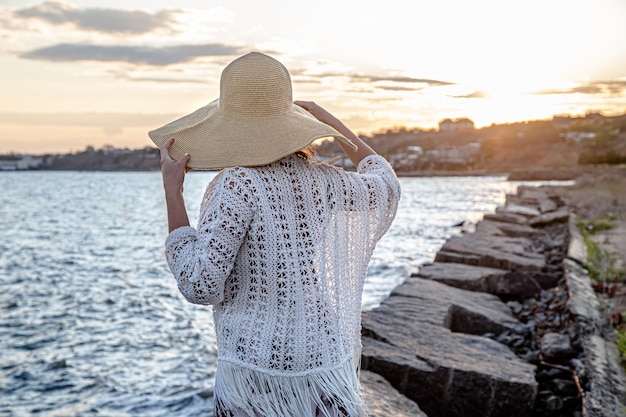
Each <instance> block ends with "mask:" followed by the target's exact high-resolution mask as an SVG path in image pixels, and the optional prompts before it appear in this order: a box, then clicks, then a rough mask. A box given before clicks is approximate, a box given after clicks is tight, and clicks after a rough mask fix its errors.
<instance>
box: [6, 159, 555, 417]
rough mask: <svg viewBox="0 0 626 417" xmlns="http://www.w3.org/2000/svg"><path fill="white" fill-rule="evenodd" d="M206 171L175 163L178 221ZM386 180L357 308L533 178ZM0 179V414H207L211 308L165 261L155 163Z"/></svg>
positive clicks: (193, 216) (372, 302) (212, 364)
mask: <svg viewBox="0 0 626 417" xmlns="http://www.w3.org/2000/svg"><path fill="white" fill-rule="evenodd" d="M214 175H215V173H213V172H191V173H190V174H188V175H187V178H186V180H185V191H184V193H185V199H186V202H187V209H188V212H189V216H190V220H191V222H192V224H195V222H196V220H197V216H198V210H199V205H200V201H201V198H202V195H203V193H204V189H205V187H206V185H207V184H208V182H209V181H210V180H211V178H212V177H213V176H214ZM400 182H401V185H402V199H401V201H400V207H399V209H398V213H397V216H396V219H395V221H394V223H393V225H392V226H391V228H390V230H389V231H388V233H387V234H386V235H385V236H384V237H383V239H382V240H380V242H379V243H378V245H377V247H376V250H375V252H374V255H373V257H372V261H371V264H370V267H369V270H368V277H367V281H366V283H365V289H364V293H363V309H364V310H368V309H372V308H374V307H376V306H377V305H379V304H380V303H381V302H382V301H383V300H384V299H385V298H386V297H387V296H388V295H389V293H390V292H391V290H392V289H393V288H394V287H395V286H397V285H398V284H400V283H402V282H403V281H404V280H405V279H407V278H408V277H409V276H410V274H411V273H413V272H416V271H417V270H418V268H419V266H420V265H423V264H425V263H428V262H431V261H432V260H433V259H434V256H435V254H436V253H437V251H438V250H439V249H440V248H441V246H442V245H443V243H444V242H445V241H446V240H447V239H449V238H450V237H452V236H454V235H456V234H459V233H463V232H464V231H466V230H468V229H471V227H472V225H473V224H475V223H476V222H477V221H479V220H480V219H481V218H482V216H483V215H484V214H485V213H490V212H493V211H494V210H495V208H496V207H497V206H499V205H502V204H503V203H504V201H505V195H506V194H507V193H515V192H516V190H517V187H518V186H519V185H522V184H525V185H540V184H544V183H545V182H542V183H539V182H528V183H522V182H510V181H507V180H506V177H504V176H479V177H472V176H468V177H411V178H400ZM557 184H561V185H567V183H563V182H560V183H557ZM0 190H1V192H0V236H1V238H0V416H3V417H4V416H11V417H13V416H16V417H18V416H120V417H121V416H132V417H135V416H141V417H143V416H146V417H152V416H154V417H157V416H168V417H172V416H212V415H213V383H214V378H215V370H216V359H217V349H216V342H215V331H214V329H213V324H212V313H211V308H210V307H206V306H198V305H192V304H189V303H187V302H186V301H185V300H184V298H183V297H182V296H181V295H180V293H179V292H178V290H177V288H176V282H175V280H174V279H173V278H172V276H171V274H170V272H169V269H168V267H167V264H166V262H165V256H164V246H163V244H164V241H165V238H166V236H167V217H166V211H165V200H164V194H163V187H162V183H161V176H160V173H159V172H74V171H63V172H57V171H54V172H52V171H26V172H0Z"/></svg>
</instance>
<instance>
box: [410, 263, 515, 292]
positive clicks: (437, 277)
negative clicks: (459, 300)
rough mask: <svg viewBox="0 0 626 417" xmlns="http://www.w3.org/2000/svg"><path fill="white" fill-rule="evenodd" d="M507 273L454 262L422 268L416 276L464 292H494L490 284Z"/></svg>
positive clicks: (501, 270) (502, 270) (433, 264)
mask: <svg viewBox="0 0 626 417" xmlns="http://www.w3.org/2000/svg"><path fill="white" fill-rule="evenodd" d="M507 273H508V271H507V270H504V269H497V268H488V267H484V266H474V265H466V264H459V263H454V262H435V263H432V264H428V265H425V266H422V267H420V269H419V271H418V272H417V274H416V276H417V277H421V278H426V279H431V280H433V281H437V282H441V283H443V284H447V285H450V286H453V287H456V288H461V289H464V290H469V291H482V292H492V291H490V288H489V287H490V285H489V284H490V283H491V282H494V281H496V282H497V281H498V279H500V278H501V277H503V276H504V275H506V274H507Z"/></svg>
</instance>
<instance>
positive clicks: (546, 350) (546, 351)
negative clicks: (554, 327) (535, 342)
mask: <svg viewBox="0 0 626 417" xmlns="http://www.w3.org/2000/svg"><path fill="white" fill-rule="evenodd" d="M541 353H542V354H543V357H544V358H545V359H547V360H551V359H560V358H563V357H567V356H570V355H571V354H572V353H574V350H573V349H572V343H571V341H570V337H569V335H567V334H560V333H546V334H544V335H543V337H542V338H541Z"/></svg>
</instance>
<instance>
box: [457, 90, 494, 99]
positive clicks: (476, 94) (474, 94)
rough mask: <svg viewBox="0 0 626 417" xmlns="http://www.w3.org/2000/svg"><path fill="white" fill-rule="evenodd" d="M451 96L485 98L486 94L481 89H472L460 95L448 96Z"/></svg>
mask: <svg viewBox="0 0 626 417" xmlns="http://www.w3.org/2000/svg"><path fill="white" fill-rule="evenodd" d="M448 97H451V98H486V97H487V94H485V93H484V92H483V91H478V90H476V91H473V92H471V93H469V94H461V95H456V96H448Z"/></svg>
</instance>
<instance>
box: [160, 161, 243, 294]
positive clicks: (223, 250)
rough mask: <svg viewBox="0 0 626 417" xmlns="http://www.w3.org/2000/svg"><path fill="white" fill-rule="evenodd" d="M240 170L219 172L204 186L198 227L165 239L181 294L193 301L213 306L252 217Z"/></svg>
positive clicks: (221, 291) (170, 262) (188, 227)
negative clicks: (204, 190) (205, 188)
mask: <svg viewBox="0 0 626 417" xmlns="http://www.w3.org/2000/svg"><path fill="white" fill-rule="evenodd" d="M249 187H250V178H249V177H248V176H247V174H246V172H245V171H244V170H241V169H238V168H231V169H228V170H225V171H222V172H220V173H219V174H218V175H217V176H216V177H215V178H214V179H213V181H211V183H210V184H209V186H208V187H207V190H206V193H205V195H204V199H203V202H202V205H201V208H200V217H199V219H198V226H197V228H193V227H190V226H184V227H180V228H178V229H176V230H173V231H172V232H171V233H170V234H169V236H168V237H167V239H166V241H165V253H166V258H167V263H168V265H169V267H170V270H171V271H172V274H173V275H174V277H175V278H176V282H177V284H178V289H179V290H180V292H181V293H182V295H183V296H184V297H185V299H187V301H189V302H190V303H194V304H217V303H219V302H221V301H222V300H223V298H224V284H225V282H226V279H227V278H228V276H229V275H230V273H231V271H232V268H233V266H234V263H235V259H236V257H237V254H238V253H239V248H240V246H241V244H242V242H243V240H244V238H245V236H246V232H247V230H248V227H249V225H250V222H251V220H252V217H253V215H254V204H253V195H252V193H251V192H250V189H249Z"/></svg>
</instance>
